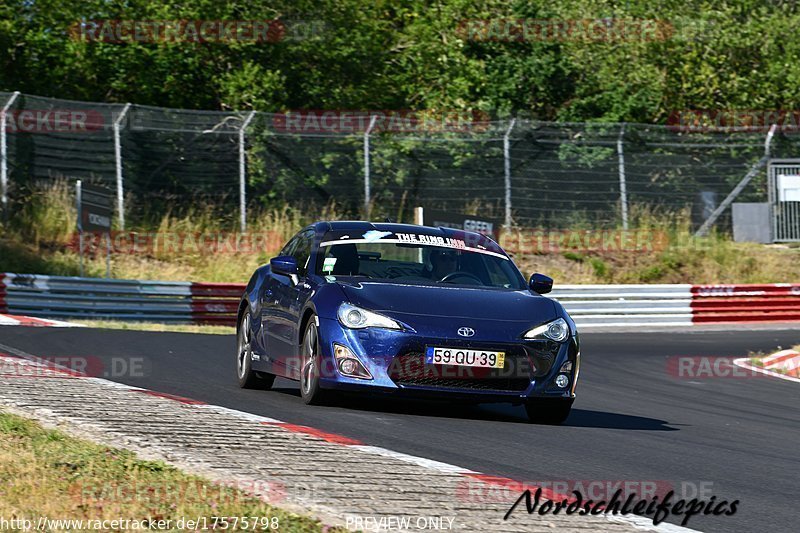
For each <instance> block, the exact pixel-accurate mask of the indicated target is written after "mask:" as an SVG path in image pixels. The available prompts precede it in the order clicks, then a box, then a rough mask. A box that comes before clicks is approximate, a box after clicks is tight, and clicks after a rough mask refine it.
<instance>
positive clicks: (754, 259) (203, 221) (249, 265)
mask: <svg viewBox="0 0 800 533" xmlns="http://www.w3.org/2000/svg"><path fill="white" fill-rule="evenodd" d="M70 195H71V192H70V190H69V188H67V187H66V185H64V184H63V183H59V182H56V183H55V184H53V185H51V187H50V188H46V189H43V190H41V191H39V192H37V193H35V194H34V195H33V196H32V197H31V199H30V202H29V203H28V205H27V206H26V208H25V209H24V210H23V212H22V213H21V214H20V215H18V216H17V217H16V218H15V219H14V220H12V221H11V224H9V226H8V227H7V228H4V235H5V237H0V271H7V272H25V273H41V274H60V275H77V273H78V255H77V253H76V252H75V251H74V250H72V249H70V248H68V247H67V246H66V243H67V242H69V240H70V234H71V230H70V228H71V227H73V226H74V221H75V211H74V205H73V204H72V199H71V196H70ZM476 205H477V204H476ZM475 209H477V207H475ZM342 218H347V217H345V216H344V215H343V214H342V212H341V211H340V210H339V209H338V208H337V206H336V205H335V204H329V205H327V206H289V205H283V206H281V207H266V208H263V209H260V210H259V209H251V210H250V213H249V220H248V230H249V233H248V234H247V235H246V236H245V237H244V242H245V244H246V245H245V246H240V247H238V248H237V247H235V246H234V247H233V248H231V247H230V246H228V245H227V244H223V245H222V246H219V245H218V244H219V242H222V243H230V242H237V240H238V242H241V239H242V237H241V236H240V234H239V233H238V231H237V228H236V227H235V225H234V223H233V222H231V220H230V218H228V219H227V222H225V220H224V219H223V217H221V216H219V209H218V208H215V207H214V206H209V205H205V206H195V207H191V208H189V209H188V210H186V211H183V212H182V214H181V215H175V214H173V213H167V214H165V215H163V216H162V217H161V218H160V219H158V221H157V222H155V223H153V224H150V225H147V226H143V227H138V228H135V229H136V231H137V232H138V234H139V235H140V236H145V237H146V236H153V235H157V236H158V238H160V239H162V241H161V242H164V241H163V239H166V240H169V239H176V238H177V239H183V238H185V237H189V238H188V240H187V241H182V242H184V244H186V242H188V244H189V245H188V246H183V247H181V248H180V250H179V251H176V250H175V249H172V248H170V247H169V246H161V247H159V246H155V247H149V246H144V247H143V249H138V250H137V249H135V247H131V246H128V247H125V246H122V247H121V248H123V249H125V250H127V251H132V250H133V251H134V253H115V254H114V255H113V259H112V264H111V274H112V277H115V278H127V279H159V280H167V281H211V282H240V283H241V282H245V281H247V279H248V278H249V276H250V274H251V273H252V272H253V270H254V269H255V268H256V267H258V266H260V265H263V264H266V263H267V262H268V261H269V258H270V257H272V256H273V255H275V254H276V253H277V252H278V250H279V249H280V247H281V246H282V244H283V243H285V242H286V241H287V240H288V239H289V238H290V237H291V236H292V235H293V234H294V233H296V232H297V231H298V230H299V229H301V228H302V227H303V226H305V225H306V224H308V223H311V222H313V221H315V220H325V219H332V220H336V219H342ZM689 220H690V217H689V213H688V212H685V213H656V212H652V211H650V210H647V209H642V208H637V207H635V206H633V208H632V210H631V227H632V228H633V229H632V230H631V232H629V233H628V235H631V234H632V235H633V236H634V237H633V238H634V242H635V244H634V246H633V248H631V247H626V246H617V247H614V246H611V247H608V248H606V247H603V246H601V247H600V248H599V249H598V248H596V247H593V246H589V247H588V248H587V247H585V246H582V245H581V242H580V241H581V240H582V239H584V238H585V237H586V235H587V233H589V230H588V229H587V228H585V227H583V226H576V228H575V229H574V230H572V231H562V232H560V233H559V234H558V235H561V236H564V235H566V237H565V238H564V240H563V242H559V243H558V245H557V246H555V247H549V248H548V247H547V246H545V247H544V249H542V248H541V247H539V248H536V247H535V246H533V247H530V246H528V245H527V244H526V251H525V253H516V254H515V255H514V259H515V261H516V262H517V264H518V265H519V266H520V268H521V269H522V271H523V272H524V273H525V274H526V275H530V274H531V273H533V272H542V273H545V274H547V275H549V276H551V277H553V278H554V279H555V281H556V283H559V284H565V283H697V284H712V283H778V282H790V281H796V280H798V279H800V248H787V247H776V246H762V245H757V244H747V243H734V242H732V241H731V240H730V238H729V237H727V236H725V235H720V234H717V233H712V234H711V235H710V236H709V237H705V238H701V239H696V238H694V237H693V236H692V232H691V228H690V226H689ZM584 226H585V224H584ZM604 231H605V234H609V232H608V230H601V231H600V233H603V232H604ZM615 231H616V232H618V234H624V232H619V231H618V230H613V229H612V230H610V232H611V235H612V237H613V234H614V232H615ZM594 233H598V232H596V231H595V232H594ZM533 234H535V231H534V230H531V229H528V228H515V229H514V230H513V231H512V232H509V233H507V234H505V235H504V237H503V239H502V242H501V244H504V246H506V245H508V243H509V242H511V241H513V242H519V240H520V236H521V238H522V240H523V241H524V242H525V243H529V242H530V240H531V235H533ZM642 235H644V237H641V236H642ZM573 237H577V241H578V242H572V241H571V239H572V238H573ZM526 239H527V240H526ZM637 239H639V240H638V241H637ZM648 239H650V240H648ZM584 240H585V239H584ZM601 241H602V239H601ZM198 242H200V244H198ZM209 243H211V244H209ZM214 243H217V245H215V244H214ZM247 243H249V244H251V245H253V246H250V247H248V246H247ZM648 245H651V246H650V247H649V248H648ZM638 246H642V247H643V248H641V249H639V248H637V247H638ZM506 248H507V249H510V248H509V247H508V246H506ZM512 248H513V247H512ZM237 250H238V251H237ZM105 269H106V263H105V257H104V255H103V254H102V253H100V254H98V255H97V256H96V257H92V258H89V259H87V261H86V275H88V276H104V275H105Z"/></svg>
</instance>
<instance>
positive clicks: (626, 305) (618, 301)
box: [548, 284, 692, 326]
mask: <svg viewBox="0 0 800 533" xmlns="http://www.w3.org/2000/svg"><path fill="white" fill-rule="evenodd" d="M548 296H550V297H552V298H554V299H556V300H558V301H559V302H561V303H562V304H563V305H564V307H565V308H566V310H567V311H568V312H569V314H570V316H572V318H573V319H574V320H575V323H576V324H577V325H579V326H638V325H648V326H691V325H692V308H691V303H692V286H691V285H688V284H675V285H557V286H556V287H555V288H554V289H553V292H552V293H550V294H548Z"/></svg>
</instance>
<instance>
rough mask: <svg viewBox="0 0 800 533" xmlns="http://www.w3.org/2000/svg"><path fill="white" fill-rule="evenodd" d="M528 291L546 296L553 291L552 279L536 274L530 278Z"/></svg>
mask: <svg viewBox="0 0 800 533" xmlns="http://www.w3.org/2000/svg"><path fill="white" fill-rule="evenodd" d="M529 286H530V289H531V290H532V291H533V292H535V293H538V294H547V293H548V292H550V291H552V290H553V278H550V277H547V276H545V275H544V274H539V273H536V274H534V275H532V276H531V281H530V284H529Z"/></svg>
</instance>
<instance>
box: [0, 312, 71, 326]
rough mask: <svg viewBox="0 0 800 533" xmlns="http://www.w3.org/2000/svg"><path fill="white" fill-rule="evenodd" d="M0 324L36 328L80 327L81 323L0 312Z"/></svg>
mask: <svg viewBox="0 0 800 533" xmlns="http://www.w3.org/2000/svg"><path fill="white" fill-rule="evenodd" d="M0 326H33V327H38V328H82V327H85V326H84V325H83V324H75V323H74V322H63V321H61V320H50V319H44V318H35V317H32V316H21V315H5V314H2V313H0Z"/></svg>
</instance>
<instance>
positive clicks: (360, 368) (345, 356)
mask: <svg viewBox="0 0 800 533" xmlns="http://www.w3.org/2000/svg"><path fill="white" fill-rule="evenodd" d="M333 356H334V357H335V358H336V364H337V365H338V367H339V372H340V373H341V374H342V375H343V376H347V377H350V378H360V379H372V374H370V373H369V370H367V369H366V367H365V366H364V365H363V364H362V363H361V361H359V360H358V357H356V356H355V354H354V353H353V352H352V351H350V348H348V347H347V346H343V345H341V344H337V343H334V344H333Z"/></svg>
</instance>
